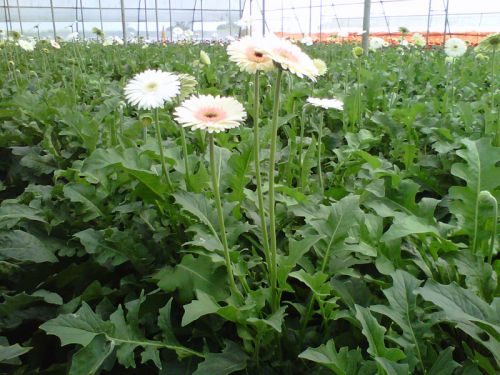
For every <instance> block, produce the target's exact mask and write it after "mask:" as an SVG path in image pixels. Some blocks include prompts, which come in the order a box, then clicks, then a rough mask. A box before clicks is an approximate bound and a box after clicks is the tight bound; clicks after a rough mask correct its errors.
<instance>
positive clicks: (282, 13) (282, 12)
mask: <svg viewBox="0 0 500 375" xmlns="http://www.w3.org/2000/svg"><path fill="white" fill-rule="evenodd" d="M283 18H285V15H284V11H283V0H281V37H282V38H283V32H284V28H283Z"/></svg>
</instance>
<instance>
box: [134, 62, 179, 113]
mask: <svg viewBox="0 0 500 375" xmlns="http://www.w3.org/2000/svg"><path fill="white" fill-rule="evenodd" d="M179 92H180V82H179V79H178V78H177V76H176V75H175V74H172V73H167V72H162V71H161V70H146V71H144V72H142V73H139V74H136V75H135V76H134V78H132V79H131V80H130V81H129V83H127V86H125V98H126V99H127V101H128V102H129V103H130V104H132V105H135V106H137V108H139V109H153V108H160V107H163V105H164V104H165V102H168V101H170V100H171V99H172V98H174V97H175V96H177V95H178V94H179Z"/></svg>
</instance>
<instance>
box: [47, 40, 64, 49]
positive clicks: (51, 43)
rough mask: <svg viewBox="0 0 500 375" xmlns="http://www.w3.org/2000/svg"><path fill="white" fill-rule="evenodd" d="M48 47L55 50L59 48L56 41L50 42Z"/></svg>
mask: <svg viewBox="0 0 500 375" xmlns="http://www.w3.org/2000/svg"><path fill="white" fill-rule="evenodd" d="M50 45H51V46H52V48H55V49H59V48H61V45H60V44H59V43H57V41H55V40H51V41H50Z"/></svg>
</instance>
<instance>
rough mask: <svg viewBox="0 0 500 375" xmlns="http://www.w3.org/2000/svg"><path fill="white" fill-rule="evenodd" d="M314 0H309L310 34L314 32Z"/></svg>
mask: <svg viewBox="0 0 500 375" xmlns="http://www.w3.org/2000/svg"><path fill="white" fill-rule="evenodd" d="M312 12H313V10H312V0H309V36H311V33H312V14H313V13H312Z"/></svg>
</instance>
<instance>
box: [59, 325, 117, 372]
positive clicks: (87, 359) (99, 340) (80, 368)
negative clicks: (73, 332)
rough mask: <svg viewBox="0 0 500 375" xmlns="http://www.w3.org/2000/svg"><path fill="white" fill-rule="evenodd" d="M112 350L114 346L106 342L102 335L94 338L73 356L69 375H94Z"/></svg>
mask: <svg viewBox="0 0 500 375" xmlns="http://www.w3.org/2000/svg"><path fill="white" fill-rule="evenodd" d="M113 348H114V344H113V343H112V342H110V341H108V340H106V337H105V336H104V335H97V336H95V337H94V338H93V339H92V341H91V342H90V343H89V344H88V345H87V346H85V347H84V348H82V349H80V350H79V351H78V352H76V354H75V355H74V356H73V359H72V361H71V368H70V370H69V375H94V374H95V373H96V372H97V371H98V370H99V367H101V365H102V363H103V362H104V360H105V359H106V358H107V357H108V356H109V355H110V354H111V352H112V351H113Z"/></svg>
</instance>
